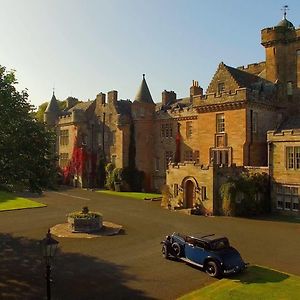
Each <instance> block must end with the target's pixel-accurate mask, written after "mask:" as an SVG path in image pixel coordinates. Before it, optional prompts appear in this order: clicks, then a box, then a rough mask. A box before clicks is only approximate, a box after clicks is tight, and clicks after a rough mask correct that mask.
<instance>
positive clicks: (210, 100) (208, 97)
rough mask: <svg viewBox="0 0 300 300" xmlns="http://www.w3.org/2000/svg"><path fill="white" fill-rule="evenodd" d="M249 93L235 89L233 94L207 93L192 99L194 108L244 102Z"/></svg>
mask: <svg viewBox="0 0 300 300" xmlns="http://www.w3.org/2000/svg"><path fill="white" fill-rule="evenodd" d="M249 93H251V91H250V90H249V89H247V88H240V89H236V90H235V91H234V92H225V91H224V92H222V93H207V94H205V95H203V96H195V97H194V98H193V104H194V106H202V105H211V104H220V103H226V102H235V101H245V100H247V99H248V97H249Z"/></svg>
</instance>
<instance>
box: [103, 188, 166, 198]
mask: <svg viewBox="0 0 300 300" xmlns="http://www.w3.org/2000/svg"><path fill="white" fill-rule="evenodd" d="M97 193H101V194H106V195H112V196H121V197H127V198H134V199H140V200H144V199H145V198H158V197H161V194H153V193H138V192H115V191H108V190H100V191H97Z"/></svg>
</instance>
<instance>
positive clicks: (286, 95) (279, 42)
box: [261, 12, 300, 109]
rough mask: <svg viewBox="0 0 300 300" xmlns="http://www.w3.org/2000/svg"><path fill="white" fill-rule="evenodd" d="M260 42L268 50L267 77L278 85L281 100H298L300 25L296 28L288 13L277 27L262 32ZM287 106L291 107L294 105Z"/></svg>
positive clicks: (299, 91)
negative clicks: (287, 16) (287, 17)
mask: <svg viewBox="0 0 300 300" xmlns="http://www.w3.org/2000/svg"><path fill="white" fill-rule="evenodd" d="M261 44H262V45H263V46H264V47H265V49H266V74H265V76H266V79H267V80H269V81H271V82H273V83H276V84H277V86H278V92H279V100H280V101H281V102H287V103H290V104H292V103H293V102H294V104H295V102H299V101H300V28H297V29H295V27H294V25H293V24H292V23H291V22H290V21H288V20H287V19H286V12H285V13H284V17H283V19H282V20H281V21H280V22H279V23H278V24H277V25H276V26H274V27H270V28H265V29H263V30H262V31H261ZM285 104H286V103H285ZM288 106H289V107H290V109H291V108H292V106H294V105H292V106H291V105H288ZM294 108H295V107H294Z"/></svg>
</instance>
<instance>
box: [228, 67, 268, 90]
mask: <svg viewBox="0 0 300 300" xmlns="http://www.w3.org/2000/svg"><path fill="white" fill-rule="evenodd" d="M224 67H225V68H226V69H227V70H228V72H229V73H230V75H231V76H232V77H233V78H234V80H235V81H236V83H237V84H238V85H239V87H241V88H244V87H245V88H251V87H253V85H254V84H256V83H258V82H264V83H269V84H270V83H271V82H269V81H267V80H265V79H263V78H261V77H259V76H256V75H254V74H251V73H248V72H245V71H242V70H239V69H236V68H233V67H229V66H227V65H225V64H224Z"/></svg>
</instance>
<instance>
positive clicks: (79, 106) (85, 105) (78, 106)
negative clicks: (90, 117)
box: [68, 101, 94, 112]
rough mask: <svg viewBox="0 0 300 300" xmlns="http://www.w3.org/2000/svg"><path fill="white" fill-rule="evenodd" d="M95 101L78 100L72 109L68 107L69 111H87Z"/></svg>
mask: <svg viewBox="0 0 300 300" xmlns="http://www.w3.org/2000/svg"><path fill="white" fill-rule="evenodd" d="M93 102H94V101H85V102H78V103H77V104H75V105H74V106H73V107H71V108H70V109H68V112H72V111H73V110H83V111H86V110H87V109H88V108H89V107H90V105H91V104H92V103H93Z"/></svg>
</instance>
